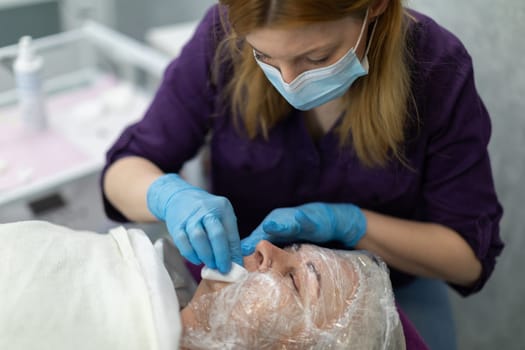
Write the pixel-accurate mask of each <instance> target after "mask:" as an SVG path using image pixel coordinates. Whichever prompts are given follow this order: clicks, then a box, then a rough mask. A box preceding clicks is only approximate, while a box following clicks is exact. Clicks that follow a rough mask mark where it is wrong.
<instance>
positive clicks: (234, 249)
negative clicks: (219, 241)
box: [222, 209, 244, 266]
mask: <svg viewBox="0 0 525 350" xmlns="http://www.w3.org/2000/svg"><path fill="white" fill-rule="evenodd" d="M227 214H228V213H225V214H224V216H223V218H222V222H223V224H224V229H225V230H226V235H227V238H228V246H229V248H230V254H231V260H232V261H233V262H234V263H236V264H238V265H241V266H244V262H243V260H242V251H241V238H240V236H239V229H238V228H237V219H236V217H235V214H234V213H233V209H232V212H231V215H227Z"/></svg>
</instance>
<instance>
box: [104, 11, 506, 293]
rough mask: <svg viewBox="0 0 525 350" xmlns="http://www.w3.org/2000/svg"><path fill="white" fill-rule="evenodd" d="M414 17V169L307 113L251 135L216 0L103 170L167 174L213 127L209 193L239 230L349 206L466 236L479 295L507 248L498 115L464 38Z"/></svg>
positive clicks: (410, 151) (410, 145)
mask: <svg viewBox="0 0 525 350" xmlns="http://www.w3.org/2000/svg"><path fill="white" fill-rule="evenodd" d="M413 14H414V15H415V17H416V18H417V19H418V21H417V22H414V23H412V24H411V27H410V31H409V41H410V45H409V46H410V48H411V51H412V63H411V72H412V93H413V95H414V98H415V101H416V104H417V118H419V122H418V123H417V122H416V113H415V109H414V108H412V109H411V111H410V118H409V119H410V120H411V121H412V122H411V123H410V124H411V125H409V127H408V128H407V129H408V137H407V141H406V143H405V145H404V149H405V156H406V158H407V159H408V161H409V162H410V165H411V167H412V168H413V169H409V168H407V167H406V166H403V165H402V164H400V163H399V162H398V161H394V160H392V161H391V162H390V163H388V164H387V166H385V167H384V168H373V169H370V168H365V167H363V166H362V165H361V164H360V163H359V161H358V159H357V157H356V156H355V154H354V152H352V150H351V148H347V149H340V148H339V144H338V139H337V135H336V134H335V132H334V130H333V129H332V130H331V131H329V132H328V133H327V134H326V135H325V136H324V137H322V138H321V139H320V140H318V141H317V142H315V141H313V140H312V138H311V137H310V135H309V133H308V130H307V127H306V125H305V123H304V120H303V118H302V112H301V111H298V110H294V111H293V112H292V113H291V114H290V115H289V116H288V118H286V119H285V120H283V121H282V122H280V123H279V124H277V125H276V126H275V127H274V128H273V129H272V130H271V131H270V133H269V139H268V140H265V139H263V138H262V137H260V138H257V139H255V140H249V139H248V138H247V137H246V136H244V134H243V133H242V132H240V131H239V130H238V129H236V127H235V126H234V124H233V121H232V117H231V110H230V108H229V106H227V105H225V103H224V100H223V99H221V96H220V91H223V84H224V83H225V81H226V79H227V76H228V71H229V67H228V66H226V65H225V66H224V67H222V68H223V69H222V79H220V80H219V82H218V83H217V84H212V83H211V81H210V72H211V64H212V60H213V58H214V52H215V48H216V46H217V44H218V41H219V39H220V37H221V33H222V30H221V29H220V27H221V25H220V20H219V18H218V7H217V6H213V7H211V8H210V10H209V11H208V13H207V14H206V16H205V17H204V19H203V20H202V21H201V23H200V25H199V26H198V28H197V30H196V32H195V34H194V36H193V38H192V39H191V40H190V41H189V42H188V44H187V45H186V46H185V47H184V49H183V51H182V53H181V54H180V56H179V57H178V58H177V59H175V60H174V61H173V62H172V63H171V64H170V65H169V67H168V68H167V69H166V72H165V77H164V79H163V82H162V84H161V86H160V87H159V89H158V91H157V93H156V96H155V98H154V100H153V102H152V104H151V106H150V107H149V109H148V111H147V112H146V114H145V116H144V118H143V119H142V120H141V121H139V122H137V123H136V124H133V125H131V126H129V127H128V128H127V129H126V130H125V131H124V132H123V134H122V135H121V136H120V138H119V139H118V140H117V141H116V143H115V144H114V145H113V146H112V148H111V149H110V150H109V151H108V153H107V165H106V167H105V168H104V172H105V171H106V169H107V167H108V166H109V165H110V164H112V163H113V162H115V161H116V160H117V159H119V158H122V157H125V156H130V155H135V156H142V157H145V158H147V159H149V160H151V161H152V162H154V163H155V164H157V166H159V167H160V168H161V169H162V170H163V171H164V172H167V173H173V172H179V171H180V169H181V167H182V165H183V163H184V162H185V161H187V160H189V159H191V158H192V157H193V156H195V155H196V153H197V152H198V150H199V149H200V147H201V146H202V145H203V144H204V143H205V140H206V137H207V135H209V134H210V135H211V142H210V152H211V191H212V192H213V193H215V194H219V195H223V196H225V197H227V198H228V199H229V200H230V201H231V203H232V205H233V207H234V209H235V213H236V215H237V220H238V226H239V232H240V234H241V237H245V236H247V235H249V234H250V233H251V232H252V230H253V229H254V228H255V227H256V226H257V225H258V224H259V223H260V222H261V220H262V219H263V218H264V217H265V216H266V215H267V214H268V213H269V212H270V211H271V210H272V209H275V208H278V207H288V206H296V205H300V204H303V203H307V202H313V201H322V202H332V203H335V202H349V203H353V204H356V205H358V206H360V207H362V208H366V209H369V210H373V211H376V212H379V213H383V214H386V215H391V216H395V217H399V218H404V219H410V220H418V221H426V222H434V223H439V224H442V225H445V226H447V227H450V228H452V229H454V230H456V231H457V232H459V233H460V234H461V235H462V236H463V237H464V239H465V240H466V241H467V242H468V244H469V245H470V246H471V247H472V249H473V250H474V252H475V253H476V256H477V257H478V258H479V259H480V261H481V263H482V266H483V271H482V276H481V278H480V279H479V281H478V282H477V283H476V284H475V285H474V286H473V287H471V288H464V287H460V286H455V285H453V286H452V287H454V288H456V290H458V291H459V292H460V293H461V294H463V295H468V294H470V293H473V292H476V291H478V290H479V289H481V287H482V286H483V285H484V284H485V282H486V280H487V279H488V277H489V275H490V274H491V272H492V270H493V269H494V265H495V263H496V257H497V256H498V255H499V254H500V252H501V250H502V248H503V243H502V241H501V240H500V236H499V221H500V218H501V216H502V213H503V209H502V207H501V205H500V204H499V202H498V199H497V196H496V193H495V189H494V183H493V179H492V172H491V167H490V160H489V155H488V152H487V145H488V142H489V138H490V134H491V123H490V118H489V115H488V113H487V110H486V109H485V107H484V105H483V102H482V101H481V99H480V97H479V95H478V93H477V91H476V87H475V84H474V74H473V70H472V61H471V58H470V56H469V54H468V53H467V51H466V50H465V48H464V46H463V45H462V44H461V42H460V41H459V40H458V39H457V38H456V37H455V36H454V35H452V34H451V33H449V32H448V31H446V30H445V29H443V28H442V27H440V26H439V25H438V24H437V23H435V22H434V21H433V20H432V19H430V18H428V17H425V16H423V15H421V14H418V13H416V12H414V13H413ZM371 69H374V68H373V67H371ZM103 175H104V173H103ZM103 175H102V176H103ZM104 205H105V210H106V213H107V215H108V216H109V217H110V218H112V219H114V220H118V221H125V220H126V218H125V217H124V216H123V215H122V214H121V213H120V212H118V211H117V209H116V208H114V207H113V206H112V205H111V204H110V203H109V202H108V201H107V199H106V197H105V196H104ZM391 276H392V282H393V284H394V286H396V285H399V284H403V283H406V281H408V280H410V279H411V278H412V277H411V276H408V275H406V274H403V273H401V272H399V271H396V270H394V269H392V271H391Z"/></svg>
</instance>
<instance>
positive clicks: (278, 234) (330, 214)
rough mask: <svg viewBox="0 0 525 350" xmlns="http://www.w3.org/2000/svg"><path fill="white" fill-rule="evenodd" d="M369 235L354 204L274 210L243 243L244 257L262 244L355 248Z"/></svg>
mask: <svg viewBox="0 0 525 350" xmlns="http://www.w3.org/2000/svg"><path fill="white" fill-rule="evenodd" d="M365 233H366V218H365V216H364V214H363V212H362V211H361V209H359V208H358V207H356V206H355V205H353V204H328V203H308V204H304V205H300V206H298V207H293V208H279V209H275V210H273V211H272V212H271V213H270V214H268V215H267V216H266V218H265V219H264V220H263V221H262V222H261V224H260V225H259V226H257V228H256V229H255V230H254V231H253V232H252V233H251V234H250V236H248V237H246V238H244V239H243V240H242V241H241V248H242V253H243V255H245V256H246V255H250V254H252V253H253V251H254V250H255V246H256V245H257V243H259V241H261V240H268V241H270V242H272V243H293V242H297V241H308V242H313V243H323V242H329V241H339V242H341V243H343V244H344V245H345V246H346V247H348V248H353V247H354V246H355V245H356V244H357V242H359V240H360V239H361V238H362V237H363V236H364V235H365Z"/></svg>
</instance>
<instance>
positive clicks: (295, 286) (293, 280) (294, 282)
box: [288, 272, 301, 294]
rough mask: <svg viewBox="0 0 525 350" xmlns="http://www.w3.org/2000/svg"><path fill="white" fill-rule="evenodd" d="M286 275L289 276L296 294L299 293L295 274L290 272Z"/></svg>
mask: <svg viewBox="0 0 525 350" xmlns="http://www.w3.org/2000/svg"><path fill="white" fill-rule="evenodd" d="M288 275H289V276H290V279H291V280H292V284H293V287H294V289H295V291H296V292H297V293H298V294H301V291H300V290H299V281H298V278H297V277H296V276H295V274H294V272H290V273H288Z"/></svg>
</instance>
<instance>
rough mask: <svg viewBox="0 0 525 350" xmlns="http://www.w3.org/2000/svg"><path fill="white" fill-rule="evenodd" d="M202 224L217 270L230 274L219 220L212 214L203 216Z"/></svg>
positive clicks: (227, 250) (223, 232) (225, 244)
mask: <svg viewBox="0 0 525 350" xmlns="http://www.w3.org/2000/svg"><path fill="white" fill-rule="evenodd" d="M202 223H203V226H204V229H205V230H206V233H207V234H208V240H209V241H210V244H211V249H212V251H213V255H214V257H215V263H216V266H217V269H218V270H219V271H220V272H221V273H224V274H226V273H228V272H230V269H231V255H230V249H229V246H228V238H227V237H226V231H225V230H224V226H223V225H222V223H221V221H220V220H219V218H218V217H217V216H215V215H212V214H208V215H206V216H204V218H203V219H202Z"/></svg>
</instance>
